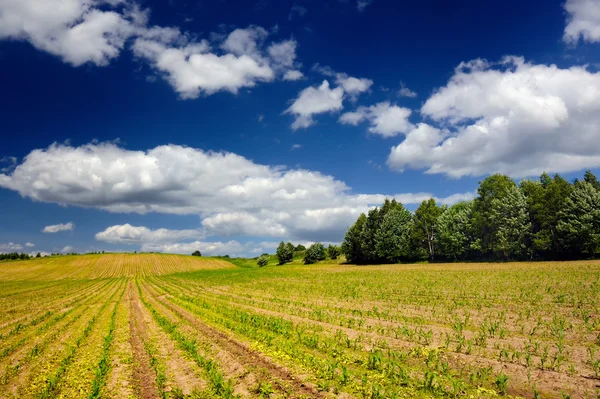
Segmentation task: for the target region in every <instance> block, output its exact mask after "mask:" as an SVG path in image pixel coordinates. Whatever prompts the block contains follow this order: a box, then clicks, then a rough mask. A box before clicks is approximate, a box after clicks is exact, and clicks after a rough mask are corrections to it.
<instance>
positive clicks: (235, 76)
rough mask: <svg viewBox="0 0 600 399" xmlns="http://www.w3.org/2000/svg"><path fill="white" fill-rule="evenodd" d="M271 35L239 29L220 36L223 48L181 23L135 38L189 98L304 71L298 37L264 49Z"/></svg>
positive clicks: (138, 51) (139, 49)
mask: <svg viewBox="0 0 600 399" xmlns="http://www.w3.org/2000/svg"><path fill="white" fill-rule="evenodd" d="M268 35H269V33H268V32H267V31H266V30H265V29H264V28H261V27H259V26H250V27H248V28H245V29H235V30H234V31H233V32H231V33H230V34H229V35H227V36H226V37H224V38H222V39H219V40H222V43H221V44H220V46H219V47H220V49H221V50H222V51H221V52H222V54H219V52H217V51H215V49H212V48H211V45H210V43H209V42H208V41H206V40H203V41H200V42H190V41H189V40H188V37H187V36H185V35H182V34H181V33H179V30H177V29H172V28H157V27H154V28H151V29H147V30H146V31H144V34H143V35H141V36H140V37H139V38H137V39H136V40H135V42H134V44H133V51H134V54H135V55H136V56H137V57H138V58H140V59H144V60H147V61H149V62H150V63H151V65H152V66H153V67H154V68H155V69H156V70H158V71H159V72H161V73H163V75H164V76H165V78H166V79H167V81H168V82H169V83H170V84H171V86H173V88H174V89H175V90H176V91H177V92H178V93H179V94H180V96H181V97H182V98H184V99H189V98H196V97H198V96H200V95H201V94H204V95H211V94H214V93H216V92H219V91H229V92H231V93H234V94H235V93H237V92H238V91H239V89H241V88H247V87H254V86H255V85H256V84H257V83H259V82H270V81H273V80H274V79H275V77H276V76H280V77H281V78H283V79H284V80H297V79H299V78H300V77H302V73H301V72H300V71H298V70H296V68H297V65H296V64H295V59H296V47H297V42H296V41H295V40H291V39H290V40H284V41H281V42H278V43H272V44H270V45H269V46H268V47H267V48H266V49H265V42H266V39H267V37H268ZM219 38H220V37H219Z"/></svg>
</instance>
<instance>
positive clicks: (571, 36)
mask: <svg viewBox="0 0 600 399" xmlns="http://www.w3.org/2000/svg"><path fill="white" fill-rule="evenodd" d="M564 7H565V10H566V11H567V13H568V17H567V26H566V27H565V32H564V36H563V40H564V41H565V42H567V43H577V42H578V41H579V39H583V40H584V41H586V42H600V1H598V0H567V1H566V2H565V4H564Z"/></svg>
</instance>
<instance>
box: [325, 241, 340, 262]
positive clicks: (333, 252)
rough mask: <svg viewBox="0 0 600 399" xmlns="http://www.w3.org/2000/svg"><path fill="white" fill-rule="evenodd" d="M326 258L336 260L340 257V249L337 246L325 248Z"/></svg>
mask: <svg viewBox="0 0 600 399" xmlns="http://www.w3.org/2000/svg"><path fill="white" fill-rule="evenodd" d="M327 256H329V259H337V258H338V256H340V248H339V247H338V246H337V245H331V244H329V246H328V247H327Z"/></svg>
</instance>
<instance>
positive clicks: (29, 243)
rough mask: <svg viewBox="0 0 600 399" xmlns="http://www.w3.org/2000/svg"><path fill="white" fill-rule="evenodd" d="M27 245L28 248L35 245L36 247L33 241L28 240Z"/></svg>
mask: <svg viewBox="0 0 600 399" xmlns="http://www.w3.org/2000/svg"><path fill="white" fill-rule="evenodd" d="M25 246H26V247H27V248H33V247H35V244H34V243H32V242H26V243H25Z"/></svg>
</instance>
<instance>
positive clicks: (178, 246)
mask: <svg viewBox="0 0 600 399" xmlns="http://www.w3.org/2000/svg"><path fill="white" fill-rule="evenodd" d="M277 244H278V243H276V242H270V243H269V242H267V243H257V242H248V243H244V244H242V243H240V242H238V241H235V240H232V241H227V242H220V241H214V242H204V241H194V242H189V243H174V244H144V245H142V246H141V248H140V251H142V252H165V253H174V254H191V253H192V252H194V251H200V252H201V253H202V255H204V256H222V255H230V256H232V257H237V256H251V255H252V254H254V255H256V254H260V253H264V252H269V251H271V252H272V251H273V249H274V248H276V247H277Z"/></svg>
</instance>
